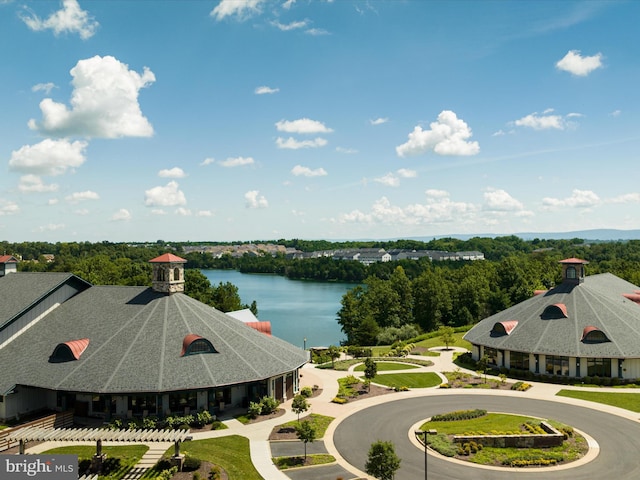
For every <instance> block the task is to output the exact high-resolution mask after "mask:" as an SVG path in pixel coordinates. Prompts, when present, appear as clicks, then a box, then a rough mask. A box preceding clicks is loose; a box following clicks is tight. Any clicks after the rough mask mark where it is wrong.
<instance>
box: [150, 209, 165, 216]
mask: <svg viewBox="0 0 640 480" xmlns="http://www.w3.org/2000/svg"><path fill="white" fill-rule="evenodd" d="M151 213H152V214H153V215H166V214H167V212H165V211H164V210H162V209H161V208H154V209H152V210H151Z"/></svg>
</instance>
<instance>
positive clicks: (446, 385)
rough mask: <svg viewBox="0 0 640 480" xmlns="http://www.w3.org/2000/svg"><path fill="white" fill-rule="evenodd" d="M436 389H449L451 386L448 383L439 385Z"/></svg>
mask: <svg viewBox="0 0 640 480" xmlns="http://www.w3.org/2000/svg"><path fill="white" fill-rule="evenodd" d="M438 388H451V385H449V384H448V383H441V384H440V387H438Z"/></svg>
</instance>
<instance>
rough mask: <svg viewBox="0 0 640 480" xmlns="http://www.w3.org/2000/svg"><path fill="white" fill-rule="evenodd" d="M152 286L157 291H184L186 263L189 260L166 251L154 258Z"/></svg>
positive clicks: (150, 261) (167, 292) (152, 261)
mask: <svg viewBox="0 0 640 480" xmlns="http://www.w3.org/2000/svg"><path fill="white" fill-rule="evenodd" d="M149 263H151V264H152V265H153V281H152V287H153V289H154V290H155V291H156V292H160V293H166V294H168V295H171V294H172V293H179V292H184V264H185V263H187V261H186V260H185V259H184V258H180V257H178V256H176V255H173V254H172V253H165V254H164V255H160V256H159V257H156V258H154V259H152V260H149Z"/></svg>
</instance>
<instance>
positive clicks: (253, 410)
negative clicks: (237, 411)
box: [247, 402, 262, 418]
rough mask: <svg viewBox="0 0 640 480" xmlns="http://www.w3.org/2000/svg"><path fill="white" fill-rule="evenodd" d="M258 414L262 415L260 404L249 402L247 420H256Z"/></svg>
mask: <svg viewBox="0 0 640 480" xmlns="http://www.w3.org/2000/svg"><path fill="white" fill-rule="evenodd" d="M260 414H262V403H257V402H249V408H248V410H247V415H248V416H249V418H257V417H258V415H260Z"/></svg>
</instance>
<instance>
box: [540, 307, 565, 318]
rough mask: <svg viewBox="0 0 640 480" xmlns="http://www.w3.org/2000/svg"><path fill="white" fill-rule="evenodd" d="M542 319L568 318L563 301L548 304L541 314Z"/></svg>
mask: <svg viewBox="0 0 640 480" xmlns="http://www.w3.org/2000/svg"><path fill="white" fill-rule="evenodd" d="M541 317H542V319H543V320H556V319H558V318H569V315H568V314H567V306H566V305H565V304H564V303H554V304H553V305H548V306H547V308H545V309H544V312H542V315H541Z"/></svg>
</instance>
